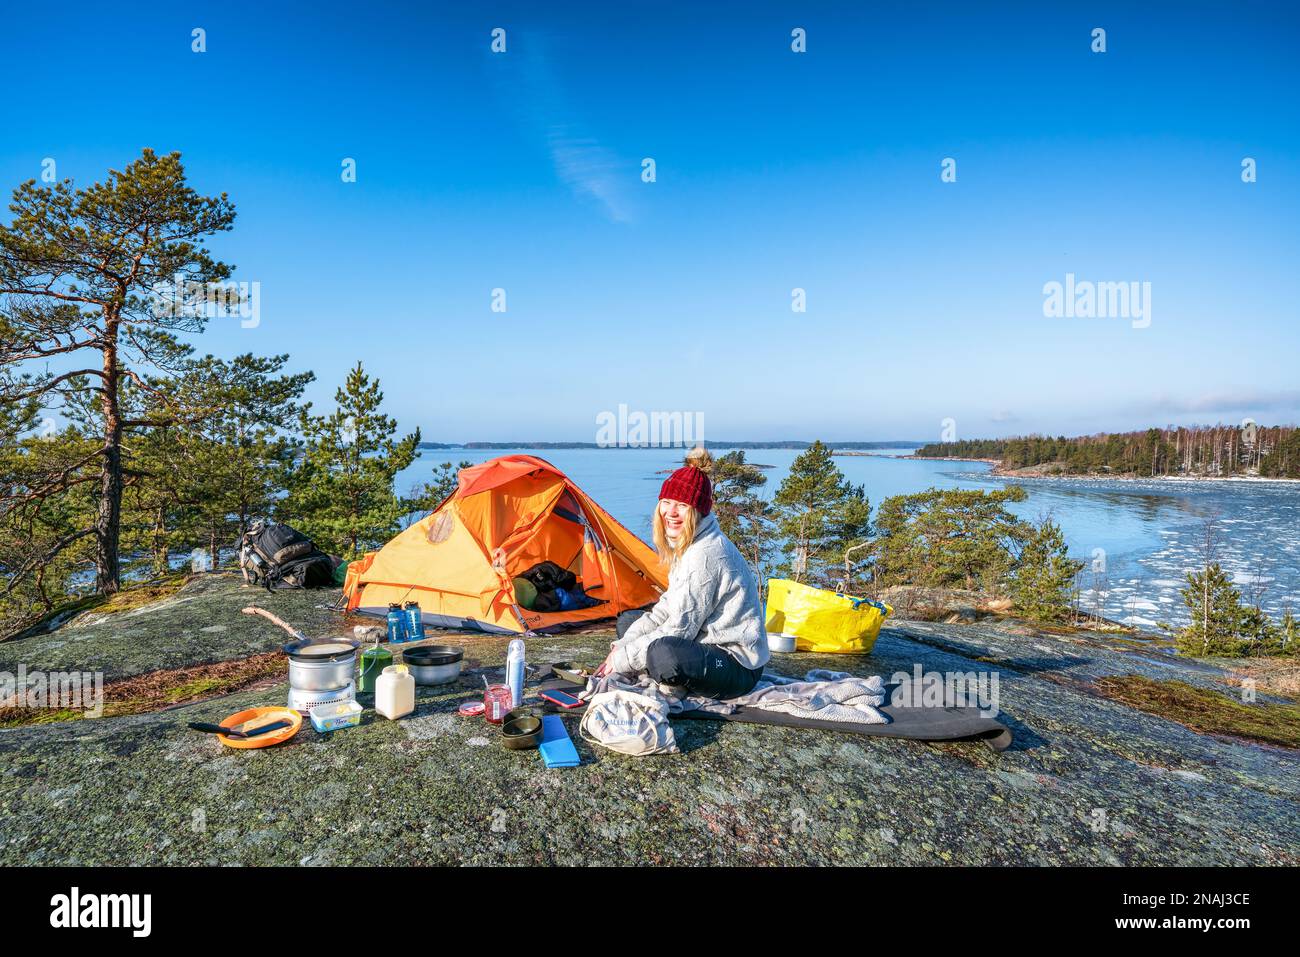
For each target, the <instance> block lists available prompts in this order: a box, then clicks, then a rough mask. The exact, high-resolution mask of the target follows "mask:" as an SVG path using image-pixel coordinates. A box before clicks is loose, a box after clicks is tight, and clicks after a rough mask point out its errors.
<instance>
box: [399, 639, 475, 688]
mask: <svg viewBox="0 0 1300 957" xmlns="http://www.w3.org/2000/svg"><path fill="white" fill-rule="evenodd" d="M464 657H465V651H464V649H463V648H458V647H456V646H455V645H423V646H421V647H419V648H407V649H404V650H403V651H402V663H403V664H404V665H406V667H407V668H408V669H409V670H410V672H411V677H412V678H414V679H415V683H416V684H417V685H445V684H448V683H449V682H452V681H455V680H456V679H457V678H459V677H460V669H461V666H462V665H463V664H464V660H463V659H464Z"/></svg>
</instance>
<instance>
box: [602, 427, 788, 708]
mask: <svg viewBox="0 0 1300 957" xmlns="http://www.w3.org/2000/svg"><path fill="white" fill-rule="evenodd" d="M711 466H712V459H711V458H710V456H709V453H708V452H706V451H705V450H704V449H696V450H693V451H692V452H691V453H690V454H689V455H688V456H687V460H686V464H685V465H684V466H682V467H681V468H679V469H678V470H677V471H675V472H673V474H672V475H670V476H668V478H667V479H665V480H664V483H663V486H662V487H661V488H660V490H659V504H658V505H657V506H656V507H655V512H654V518H653V526H654V540H655V547H656V548H657V549H658V551H659V557H660V561H661V562H663V563H664V564H666V565H668V567H669V571H668V590H667V591H666V592H664V593H663V595H662V596H661V597H660V599H659V601H658V602H656V603H655V604H654V606H653V607H651V608H649V609H637V610H634V611H627V612H624V613H623V614H621V615H620V616H619V619H618V640H617V641H615V642H614V643H613V644H612V645H611V646H610V653H609V657H608V658H606V659H605V662H604V664H602V665H601V667H600V669H599V670H598V671H597V676H598V677H600V676H604V675H606V674H611V673H617V674H620V675H625V676H636V675H640V674H646V675H648V676H649V677H650V678H651V679H652V680H654V681H656V682H658V683H659V684H662V685H667V686H669V687H673V688H679V689H682V690H683V691H685V692H686V693H689V694H696V695H701V696H703V697H707V698H734V697H737V696H739V695H743V694H747V693H749V692H750V691H752V690H753V688H754V685H755V684H756V683H757V682H758V679H759V677H760V676H761V675H762V674H763V666H764V665H765V664H767V661H768V658H770V657H771V654H770V652H769V650H768V646H767V632H766V631H765V630H764V628H763V605H762V602H761V601H760V600H759V593H758V581H757V579H756V578H755V577H754V573H753V571H752V570H751V569H750V567H749V565H748V564H747V563H746V561H745V560H744V558H743V557H742V556H741V554H740V552H739V551H737V549H736V546H735V545H733V544H732V543H731V542H730V540H728V539H727V537H726V536H725V535H724V534H722V530H721V529H720V528H719V527H718V519H717V516H716V515H714V514H713V486H712V483H711V481H710V480H709V475H708V470H709V468H710V467H711Z"/></svg>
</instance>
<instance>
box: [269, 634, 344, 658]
mask: <svg viewBox="0 0 1300 957" xmlns="http://www.w3.org/2000/svg"><path fill="white" fill-rule="evenodd" d="M360 647H361V642H359V641H353V640H352V639H350V638H306V639H304V640H302V641H291V642H290V643H289V644H287V645H285V646H284V653H285V654H286V655H288V656H289V657H290V658H299V659H302V660H304V661H338V660H339V659H342V658H348V657H350V656H352V655H355V654H356V653H357V649H358V648H360Z"/></svg>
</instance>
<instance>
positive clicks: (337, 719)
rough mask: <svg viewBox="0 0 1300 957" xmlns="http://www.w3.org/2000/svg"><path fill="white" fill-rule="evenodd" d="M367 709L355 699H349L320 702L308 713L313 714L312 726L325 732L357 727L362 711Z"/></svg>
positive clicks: (322, 732)
mask: <svg viewBox="0 0 1300 957" xmlns="http://www.w3.org/2000/svg"><path fill="white" fill-rule="evenodd" d="M365 710H366V709H365V708H363V707H361V705H359V704H358V703H357V702H356V701H355V700H351V699H349V700H347V701H330V702H327V703H326V704H318V705H317V706H316V707H314V708H312V709H311V711H309V712H308V714H310V715H311V726H312V727H313V728H315V729H316V730H317V731H319V732H321V734H324V733H325V732H326V731H337V730H338V729H339V728H352V727H355V726H356V725H358V724H360V723H361V712H362V711H365Z"/></svg>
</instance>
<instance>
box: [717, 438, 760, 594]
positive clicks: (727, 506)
mask: <svg viewBox="0 0 1300 957" xmlns="http://www.w3.org/2000/svg"><path fill="white" fill-rule="evenodd" d="M710 477H711V479H712V480H713V511H714V513H715V514H717V516H718V526H719V527H720V528H721V529H722V533H723V534H724V535H726V536H727V538H729V539H731V542H732V544H733V545H735V546H736V548H737V549H738V550H739V551H740V554H742V555H744V556H745V560H746V561H747V562H749V564H750V567H751V568H753V570H754V574H755V575H756V576H757V577H758V580H759V583H760V587H765V586H766V582H767V570H768V559H769V556H768V552H769V550H770V547H771V539H772V506H771V504H770V503H769V502H767V501H765V500H764V499H763V498H762V497H761V496H760V495H759V494H758V489H760V488H762V487H763V486H764V485H766V484H767V476H766V475H764V474H763V473H762V471H761V470H760V469H759V468H758V467H757V466H755V465H751V464H750V463H748V462H746V461H745V453H744V451H743V450H740V449H737V450H735V451H732V452H728V453H727V454H726V455H723V456H720V457H719V458H718V459H716V460H715V461H714V462H713V468H712V472H711V473H710Z"/></svg>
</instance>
